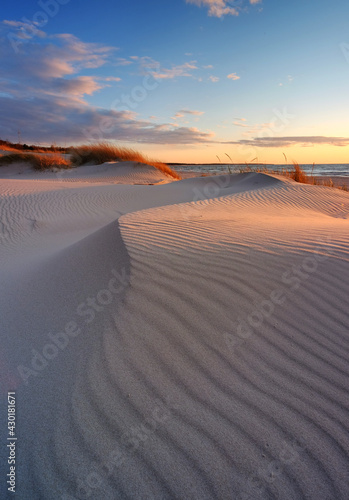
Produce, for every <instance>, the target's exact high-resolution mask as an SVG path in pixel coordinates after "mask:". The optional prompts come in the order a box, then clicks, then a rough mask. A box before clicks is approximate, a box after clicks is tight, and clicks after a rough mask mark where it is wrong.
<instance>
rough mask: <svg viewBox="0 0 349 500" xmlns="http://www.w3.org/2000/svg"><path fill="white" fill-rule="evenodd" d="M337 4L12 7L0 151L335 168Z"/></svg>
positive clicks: (348, 71) (238, 0) (344, 105)
mask: <svg viewBox="0 0 349 500" xmlns="http://www.w3.org/2000/svg"><path fill="white" fill-rule="evenodd" d="M348 83H349V2H348V1H347V0H336V2H328V1H324V0H317V1H316V2H314V1H313V2H311V1H307V2H305V1H304V0H292V2H290V1H285V0H284V1H280V0H231V1H230V0H166V1H164V0H142V1H141V0H127V1H126V0H125V1H115V0H100V1H99V2H97V1H96V0H39V1H32V0H16V2H4V3H3V5H2V7H1V18H0V138H1V139H6V140H10V141H12V142H17V141H18V138H20V141H21V142H22V143H27V144H33V143H35V144H39V145H51V144H57V145H61V146H70V145H77V144H89V143H94V142H97V141H111V142H116V143H117V144H119V145H122V146H126V147H131V148H134V149H137V150H139V151H141V152H143V153H145V154H148V155H149V156H152V157H156V158H157V159H159V160H161V161H166V162H184V163H185V162H188V163H189V162H190V163H217V162H218V160H219V161H221V162H222V163H227V162H229V161H230V160H229V159H228V156H229V157H230V158H231V159H232V161H233V162H234V163H235V162H236V163H239V162H241V163H245V162H247V163H251V162H264V163H283V162H284V161H285V156H286V158H287V160H288V161H291V160H296V161H298V162H300V163H313V162H315V163H317V164H319V163H349V126H348V125H349V120H348V111H349V92H348Z"/></svg>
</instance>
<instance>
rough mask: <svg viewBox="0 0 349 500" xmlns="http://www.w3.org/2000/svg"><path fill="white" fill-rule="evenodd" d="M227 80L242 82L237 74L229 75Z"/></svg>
mask: <svg viewBox="0 0 349 500" xmlns="http://www.w3.org/2000/svg"><path fill="white" fill-rule="evenodd" d="M227 78H229V79H230V80H240V77H239V76H238V75H237V74H236V73H230V75H227Z"/></svg>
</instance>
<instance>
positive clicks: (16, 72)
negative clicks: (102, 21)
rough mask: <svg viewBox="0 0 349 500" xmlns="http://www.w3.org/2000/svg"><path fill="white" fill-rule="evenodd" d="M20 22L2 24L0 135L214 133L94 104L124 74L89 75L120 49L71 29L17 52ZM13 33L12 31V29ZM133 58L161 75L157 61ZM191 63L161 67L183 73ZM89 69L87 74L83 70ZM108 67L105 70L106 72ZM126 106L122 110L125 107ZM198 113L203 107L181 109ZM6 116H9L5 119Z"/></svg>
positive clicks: (193, 138) (160, 138) (75, 137)
mask: <svg viewBox="0 0 349 500" xmlns="http://www.w3.org/2000/svg"><path fill="white" fill-rule="evenodd" d="M21 28H22V26H21V25H16V23H12V24H11V23H2V24H1V23H0V67H1V68H2V70H1V78H0V115H1V116H2V117H3V120H1V122H0V137H4V138H8V139H10V140H11V139H12V140H13V139H14V138H16V137H17V131H18V130H21V133H22V137H23V140H24V141H25V142H28V143H38V142H39V143H41V144H43V143H44V144H47V143H48V144H52V142H54V141H55V142H57V143H67V144H77V143H81V142H88V141H97V140H112V139H114V140H115V139H118V140H120V141H129V142H138V143H153V144H200V143H205V142H207V141H210V140H211V139H212V138H213V137H214V134H213V133H212V132H201V131H200V130H198V129H196V128H190V127H180V126H175V124H166V123H165V124H164V123H162V124H161V123H154V122H152V121H150V120H140V119H137V115H136V114H135V112H134V111H128V110H127V109H125V107H123V108H121V109H120V110H119V109H115V107H112V104H111V109H103V108H98V107H96V106H91V105H90V104H89V103H88V102H87V101H86V100H85V96H91V95H93V94H94V93H95V92H97V91H98V90H100V89H102V88H104V87H106V86H108V84H109V83H110V82H117V81H119V80H120V79H119V78H118V77H116V76H106V77H99V76H93V75H91V69H94V68H99V67H101V66H103V65H106V63H109V64H110V65H113V64H114V63H115V60H114V53H115V51H116V48H114V47H109V46H102V45H99V44H93V43H85V42H82V41H81V40H79V39H78V38H76V37H74V36H73V35H70V34H62V35H54V36H49V35H45V36H44V37H41V36H33V37H32V38H31V39H30V41H26V42H25V43H23V45H22V46H21V50H19V52H18V53H16V54H15V53H14V52H13V51H12V49H11V47H9V40H8V38H7V36H6V35H7V33H8V32H9V30H20V29H21ZM11 32H12V31H11ZM133 60H134V62H135V63H138V64H139V63H140V60H141V65H142V68H143V69H144V71H145V67H146V66H147V67H148V68H150V70H151V71H154V74H157V71H156V70H157V68H158V63H157V62H156V61H153V60H152V59H150V58H142V59H140V58H138V57H137V56H133ZM193 68H194V64H193V63H188V65H182V66H173V67H172V68H171V69H170V70H168V72H169V73H168V74H167V73H166V71H167V70H163V71H162V72H165V74H166V76H167V77H169V76H170V73H171V75H172V73H175V74H177V75H183V73H185V72H186V71H189V70H190V69H193ZM85 70H88V71H89V76H87V75H86V74H84V72H85ZM104 72H105V71H104ZM122 109H124V110H122ZM182 111H183V112H184V113H187V114H194V115H197V114H199V113H201V112H200V111H195V110H194V111H191V110H182ZM4 117H6V119H4Z"/></svg>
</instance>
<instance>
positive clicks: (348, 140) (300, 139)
mask: <svg viewBox="0 0 349 500" xmlns="http://www.w3.org/2000/svg"><path fill="white" fill-rule="evenodd" d="M225 144H244V145H247V146H254V147H259V148H281V147H282V148H285V147H286V148H287V147H289V146H303V147H309V146H315V145H331V146H339V147H344V146H349V137H326V136H295V137H255V138H253V139H241V140H240V141H231V142H230V141H228V142H225Z"/></svg>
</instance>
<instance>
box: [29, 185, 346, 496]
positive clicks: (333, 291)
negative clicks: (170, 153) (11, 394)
mask: <svg viewBox="0 0 349 500" xmlns="http://www.w3.org/2000/svg"><path fill="white" fill-rule="evenodd" d="M317 189H319V188H317ZM320 189H322V188H320ZM323 189H324V191H323V196H321V197H319V196H318V194H317V193H316V192H315V190H314V188H313V187H312V186H294V185H293V184H291V183H282V182H276V183H275V182H271V183H270V184H268V185H265V187H263V183H262V185H261V186H260V187H258V186H256V187H255V188H253V189H250V190H243V189H242V190H237V192H236V193H229V194H222V196H220V197H218V198H213V199H210V200H204V199H203V200H199V201H193V202H189V203H179V204H176V205H171V206H163V207H159V208H152V209H147V210H141V211H138V212H134V213H130V214H127V215H124V216H122V217H121V218H120V219H119V223H120V234H121V237H122V242H121V241H120V245H121V246H122V245H125V247H126V250H127V254H128V256H127V258H128V259H129V263H128V264H129V266H128V267H129V272H130V283H129V285H128V287H127V289H126V290H125V295H124V296H123V298H122V300H120V302H118V303H117V304H115V306H114V305H113V306H112V307H111V308H109V309H108V311H106V312H105V313H103V314H101V315H99V316H98V319H96V321H95V322H94V323H93V324H91V328H90V330H89V333H88V334H87V337H86V340H85V343H84V346H83V344H81V349H82V351H81V356H80V358H79V359H78V361H77V362H76V370H75V374H74V376H73V377H72V379H71V382H72V383H71V390H67V394H66V395H65V397H63V398H62V400H63V401H65V403H64V405H63V406H62V407H61V408H59V413H58V415H56V418H54V419H53V422H52V429H51V432H49V433H48V435H49V436H50V437H49V438H47V441H46V440H45V439H44V438H40V439H39V440H38V442H37V443H34V444H33V451H32V452H31V461H30V465H29V466H28V467H29V472H28V475H29V476H30V477H31V478H32V484H31V486H30V488H29V490H31V492H34V493H35V498H45V499H51V498H52V499H54V498H65V499H66V500H67V499H70V500H71V499H72V498H73V499H74V498H75V499H76V498H80V499H82V498H91V499H93V500H94V499H96V500H97V499H101V498H103V499H111V500H112V499H161V500H170V499H181V500H187V499H193V500H213V499H222V500H225V499H228V498H231V499H234V500H235V499H238V500H259V499H261V500H267V499H268V500H274V499H275V500H289V499H291V500H304V499H311V500H313V499H314V500H347V499H348V491H349V475H348V471H349V438H348V436H349V398H348V384H349V361H348V360H349V336H348V331H349V318H348V304H347V297H348V296H349V285H348V280H347V276H348V260H349V259H348V243H349V241H348V240H349V231H348V228H349V225H348V213H347V209H348V196H347V195H346V194H345V193H343V194H342V193H340V192H337V191H335V190H329V189H326V188H323ZM233 190H234V189H233ZM108 231H109V229H108ZM108 234H109V233H108ZM89 241H90V240H88V239H87V240H86V250H87V249H88V245H89ZM93 241H94V244H96V241H97V239H96V238H95V239H94V240H93ZM101 246H103V241H101ZM80 248H82V247H79V249H80ZM120 248H121V247H120ZM317 257H319V258H317ZM314 263H315V264H314ZM297 273H298V274H297ZM101 286H102V283H101ZM276 290H282V293H283V296H284V298H285V300H284V301H283V302H282V303H277V304H274V307H273V310H272V312H271V313H268V309H266V308H267V307H268V305H267V302H270V297H271V294H272V293H273V292H274V291H276ZM269 307H270V305H269ZM263 311H267V313H263ZM249 318H250V319H249ZM256 318H257V319H256ZM258 318H259V319H258ZM260 318H261V319H260ZM246 325H247V327H246ZM62 387H63V388H64V387H65V385H64V384H63V385H62ZM63 388H62V391H64V389H63ZM67 450H69V451H67ZM39 452H40V453H41V459H38V458H37V456H38V454H39ZM42 457H44V461H45V474H43V473H42ZM112 457H113V458H112ZM31 494H32V493H31ZM23 498H25V497H23ZM28 498H34V497H33V496H31V497H30V495H29V496H28Z"/></svg>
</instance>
